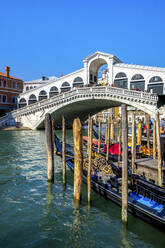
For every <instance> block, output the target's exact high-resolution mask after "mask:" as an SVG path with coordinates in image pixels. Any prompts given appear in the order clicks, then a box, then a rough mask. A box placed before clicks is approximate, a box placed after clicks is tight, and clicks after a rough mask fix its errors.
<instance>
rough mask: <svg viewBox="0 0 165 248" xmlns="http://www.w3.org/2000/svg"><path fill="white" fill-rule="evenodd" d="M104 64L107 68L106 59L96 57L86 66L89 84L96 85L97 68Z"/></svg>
mask: <svg viewBox="0 0 165 248" xmlns="http://www.w3.org/2000/svg"><path fill="white" fill-rule="evenodd" d="M106 64H107V67H108V59H106V58H105V57H104V58H102V57H97V58H95V59H92V60H91V61H90V62H89V65H88V66H89V84H97V81H98V71H99V68H100V67H101V66H103V65H106ZM107 71H108V68H107ZM107 76H108V74H107Z"/></svg>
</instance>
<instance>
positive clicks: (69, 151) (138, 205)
mask: <svg viewBox="0 0 165 248" xmlns="http://www.w3.org/2000/svg"><path fill="white" fill-rule="evenodd" d="M55 146H56V154H57V155H60V156H61V154H62V142H61V141H60V140H59V138H58V137H57V136H55ZM66 163H67V165H68V166H69V168H70V169H71V170H72V171H74V149H73V147H72V146H70V145H68V144H67V145H66ZM115 170H116V171H115ZM83 181H84V182H85V183H86V182H87V170H86V169H84V167H83ZM91 187H92V189H93V190H94V191H95V192H97V193H99V194H100V195H101V196H103V197H104V198H106V199H108V200H111V201H112V202H114V203H116V204H117V205H118V206H120V207H121V204H122V192H121V189H122V181H121V168H118V167H117V166H115V165H113V164H111V172H110V173H109V174H108V176H106V177H105V176H104V178H103V177H102V175H101V173H99V172H97V173H91ZM128 211H129V212H130V213H131V214H133V215H134V216H137V217H140V218H141V219H143V220H145V221H146V222H148V223H150V224H151V225H154V226H156V227H158V228H159V229H160V230H162V231H165V190H164V188H162V187H159V186H157V185H155V184H153V183H151V182H148V181H146V180H144V179H143V178H142V177H140V176H138V175H132V176H131V179H130V180H129V182H128Z"/></svg>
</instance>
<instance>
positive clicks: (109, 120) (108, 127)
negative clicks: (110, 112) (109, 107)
mask: <svg viewBox="0 0 165 248" xmlns="http://www.w3.org/2000/svg"><path fill="white" fill-rule="evenodd" d="M110 127H111V118H110V116H108V120H107V127H106V128H107V138H106V142H107V152H106V160H107V161H108V159H109V142H110Z"/></svg>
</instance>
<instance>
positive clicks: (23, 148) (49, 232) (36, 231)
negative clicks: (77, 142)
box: [0, 131, 164, 248]
mask: <svg viewBox="0 0 165 248" xmlns="http://www.w3.org/2000/svg"><path fill="white" fill-rule="evenodd" d="M57 134H58V131H57ZM71 136H72V131H70V132H69V131H68V132H67V140H68V141H69V142H72V138H71ZM0 140H1V142H0V153H1V156H0V202H1V204H0V234H1V235H0V247H3V248H5V247H12V248H15V247H16V248H19V247H21V248H22V247H28V248H30V247H57V248H58V247H67V248H68V247H80V248H84V247H92V248H93V247H95V248H96V247H98V248H100V247H104V248H106V247H152V248H154V247H156V248H157V247H164V245H163V240H164V234H162V233H160V232H159V231H158V230H156V229H154V228H152V227H151V226H150V225H147V224H146V223H144V222H143V221H141V220H139V219H136V218H134V217H132V216H130V218H129V219H130V226H128V230H127V232H124V231H123V230H122V228H121V221H120V214H121V210H120V208H118V207H117V206H115V205H114V204H113V203H111V202H108V201H106V200H104V199H102V198H101V197H100V196H98V195H97V194H95V193H94V192H92V204H91V207H90V208H89V207H88V204H87V194H86V186H83V199H82V203H81V205H80V206H79V207H78V208H77V207H76V206H75V205H74V202H73V174H72V172H70V171H69V170H68V169H67V187H66V189H65V190H64V188H63V187H62V174H61V168H62V163H61V158H59V157H55V183H54V184H49V183H47V172H46V152H45V134H44V132H43V131H35V132H33V131H28V132H27V131H20V132H16V131H12V132H2V131H0ZM135 223H136V225H135ZM148 233H149V234H150V233H152V235H149V234H148Z"/></svg>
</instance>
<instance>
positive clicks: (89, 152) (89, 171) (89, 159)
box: [87, 116, 93, 203]
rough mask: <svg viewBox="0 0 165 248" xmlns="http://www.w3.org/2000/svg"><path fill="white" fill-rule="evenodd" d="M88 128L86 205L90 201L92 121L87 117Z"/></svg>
mask: <svg viewBox="0 0 165 248" xmlns="http://www.w3.org/2000/svg"><path fill="white" fill-rule="evenodd" d="M88 125H89V128H88V177H87V183H88V203H90V201H91V164H92V125H93V120H92V117H91V116H89V122H88Z"/></svg>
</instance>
